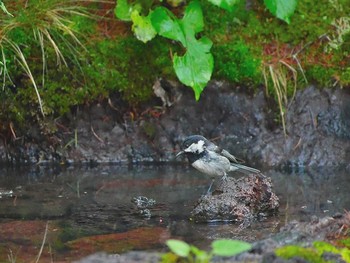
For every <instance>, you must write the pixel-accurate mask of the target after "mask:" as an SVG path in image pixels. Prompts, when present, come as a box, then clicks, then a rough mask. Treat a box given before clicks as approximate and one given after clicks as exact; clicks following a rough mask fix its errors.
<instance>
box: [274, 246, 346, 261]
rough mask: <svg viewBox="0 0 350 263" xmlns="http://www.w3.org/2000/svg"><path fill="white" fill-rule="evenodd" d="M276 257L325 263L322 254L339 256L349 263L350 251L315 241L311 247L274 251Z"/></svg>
mask: <svg viewBox="0 0 350 263" xmlns="http://www.w3.org/2000/svg"><path fill="white" fill-rule="evenodd" d="M275 253H276V255H277V256H279V257H282V258H284V259H291V258H293V257H300V258H303V259H305V260H307V261H308V262H310V263H327V262H330V261H327V260H325V259H324V258H323V255H324V253H332V254H337V255H340V256H341V258H342V259H343V260H344V261H345V262H350V250H349V249H348V248H337V247H335V246H333V245H331V244H329V243H327V242H323V241H315V242H314V243H313V247H311V248H305V247H300V246H295V245H293V246H285V247H281V248H278V249H276V251H275Z"/></svg>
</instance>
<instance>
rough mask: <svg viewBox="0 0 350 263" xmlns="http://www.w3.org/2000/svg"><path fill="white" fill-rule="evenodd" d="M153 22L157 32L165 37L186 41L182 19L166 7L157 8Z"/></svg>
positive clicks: (152, 17) (152, 18)
mask: <svg viewBox="0 0 350 263" xmlns="http://www.w3.org/2000/svg"><path fill="white" fill-rule="evenodd" d="M151 22H152V25H153V27H154V29H155V30H156V31H157V33H158V34H159V35H161V36H163V37H166V38H169V39H172V40H178V41H180V42H181V43H183V42H185V39H184V38H183V37H184V35H183V32H182V28H181V25H180V21H179V20H178V19H177V18H176V17H175V16H174V15H173V13H171V12H170V11H169V10H168V9H166V8H164V7H158V8H156V9H155V10H154V11H153V12H152V15H151Z"/></svg>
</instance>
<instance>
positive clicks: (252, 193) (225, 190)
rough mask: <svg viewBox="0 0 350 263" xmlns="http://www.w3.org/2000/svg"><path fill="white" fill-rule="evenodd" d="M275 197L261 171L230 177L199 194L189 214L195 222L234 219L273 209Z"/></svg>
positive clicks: (241, 220) (275, 209)
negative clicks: (214, 187) (210, 189)
mask: <svg viewBox="0 0 350 263" xmlns="http://www.w3.org/2000/svg"><path fill="white" fill-rule="evenodd" d="M278 206H279V199H278V197H277V196H276V194H275V193H274V192H273V190H272V184H271V179H270V178H268V177H266V176H264V175H262V174H258V175H256V174H251V175H249V176H245V177H241V178H239V179H234V178H231V177H228V178H227V181H226V182H222V183H221V185H220V186H219V187H218V188H217V189H216V190H215V191H214V192H213V194H207V195H204V196H202V197H201V198H200V199H199V201H198V203H197V204H196V206H195V208H194V209H193V211H192V213H191V216H192V218H193V219H194V220H195V221H197V222H212V221H237V222H244V221H247V220H248V221H249V220H250V219H253V218H257V217H260V216H265V215H267V214H271V213H273V212H275V211H277V209H278Z"/></svg>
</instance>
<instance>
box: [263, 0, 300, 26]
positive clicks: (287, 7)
mask: <svg viewBox="0 0 350 263" xmlns="http://www.w3.org/2000/svg"><path fill="white" fill-rule="evenodd" d="M264 3H265V5H266V7H267V8H268V9H269V10H270V12H271V13H272V14H273V15H274V16H276V17H278V18H279V19H282V20H284V21H285V22H286V23H288V24H289V23H290V17H291V16H292V15H293V14H294V11H295V8H296V5H297V1H296V0H288V1H285V0H264Z"/></svg>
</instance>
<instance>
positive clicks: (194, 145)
mask: <svg viewBox="0 0 350 263" xmlns="http://www.w3.org/2000/svg"><path fill="white" fill-rule="evenodd" d="M207 145H208V140H207V139H206V138H204V137H203V136H201V135H191V136H189V137H187V138H186V139H185V140H184V142H183V143H182V150H181V151H180V152H179V153H178V154H177V155H176V157H179V156H180V155H182V154H198V155H200V154H202V153H203V152H204V151H205V149H206V147H207Z"/></svg>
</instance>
